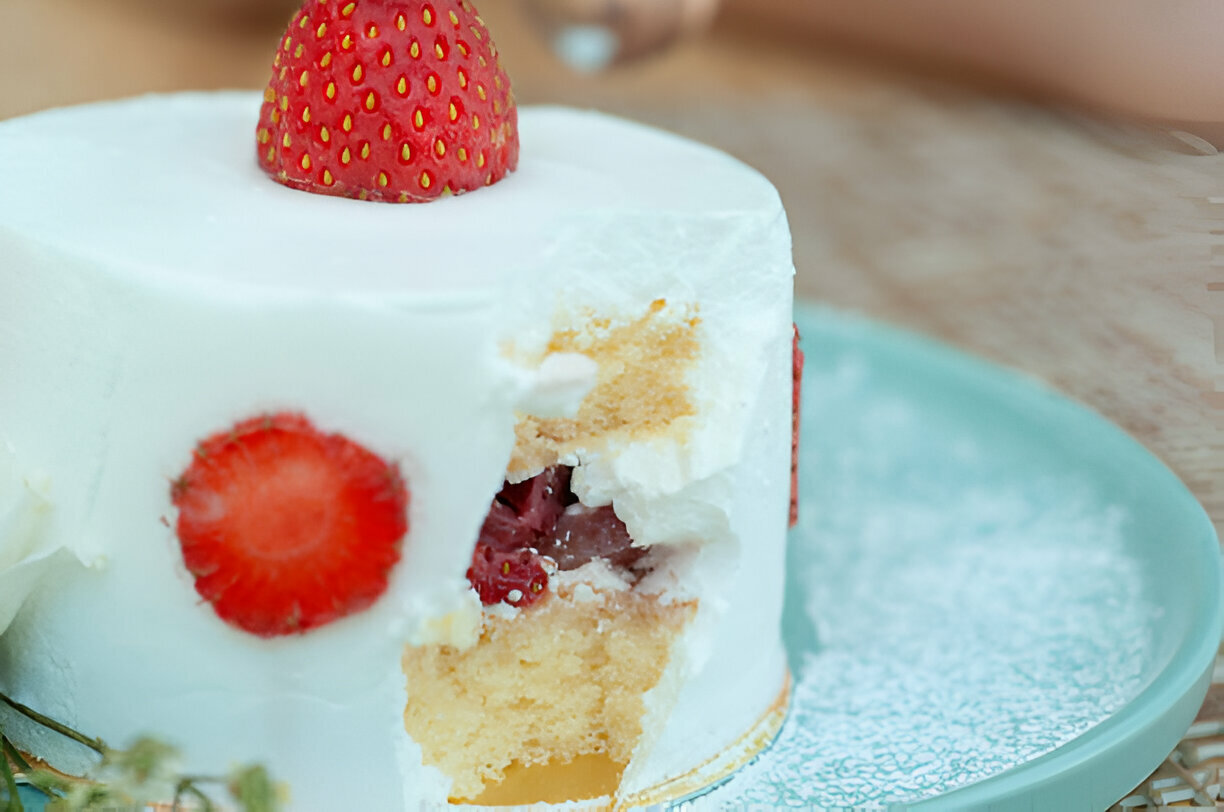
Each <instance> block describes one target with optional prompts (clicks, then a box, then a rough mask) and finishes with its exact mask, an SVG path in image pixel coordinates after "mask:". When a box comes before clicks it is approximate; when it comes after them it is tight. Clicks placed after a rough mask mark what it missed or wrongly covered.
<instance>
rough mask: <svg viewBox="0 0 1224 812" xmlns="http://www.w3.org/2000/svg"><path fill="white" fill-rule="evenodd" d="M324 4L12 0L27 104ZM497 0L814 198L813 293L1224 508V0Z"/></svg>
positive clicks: (233, 58) (265, 51)
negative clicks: (1079, 427)
mask: <svg viewBox="0 0 1224 812" xmlns="http://www.w3.org/2000/svg"><path fill="white" fill-rule="evenodd" d="M296 5H297V2H296V0H191V2H188V0H0V118H6V117H10V116H15V115H20V114H23V113H28V112H32V111H36V110H40V109H44V108H47V107H52V106H57V105H63V104H69V103H77V102H84V101H90V100H96V99H103V98H111V97H117V96H126V95H131V94H137V93H144V92H150V91H169V90H179V89H186V88H192V89H212V88H231V87H241V88H261V87H263V85H264V84H265V83H266V81H267V79H268V76H269V73H270V61H271V58H272V53H273V49H274V47H275V43H276V42H277V40H278V37H279V35H280V32H281V29H282V26H283V25H284V24H285V22H286V20H287V19H288V16H289V15H290V13H291V12H292V10H293V9H294V7H295V6H296ZM478 5H479V6H480V8H481V11H482V13H483V16H484V17H485V19H486V21H487V22H488V24H489V27H490V28H491V30H492V31H493V32H494V35H495V36H496V39H497V42H498V45H499V46H500V50H501V53H502V56H503V62H504V64H505V66H506V68H507V70H508V71H509V73H510V75H511V77H512V79H513V82H514V87H515V90H516V93H517V96H518V99H519V102H520V103H521V104H536V103H563V104H569V105H578V106H589V107H597V108H600V109H603V110H606V111H609V112H613V113H618V114H622V115H626V116H630V117H632V118H636V119H639V120H643V121H646V122H650V123H653V124H656V125H659V126H663V127H666V128H668V129H671V130H674V131H676V132H679V133H682V134H685V135H688V136H691V137H693V138H696V139H699V140H702V141H705V142H708V143H712V144H714V145H716V146H719V147H721V148H723V149H725V150H727V151H729V152H731V153H733V154H735V155H736V156H738V157H740V158H741V159H743V160H745V161H747V162H748V163H750V164H752V165H754V166H756V167H757V168H759V169H760V170H761V171H763V172H764V173H765V174H766V175H768V176H769V177H770V178H771V179H772V180H773V181H774V182H775V183H776V185H777V186H778V187H779V189H780V191H781V193H782V197H783V199H784V201H785V203H786V205H787V208H788V211H789V214H790V218H791V224H792V228H793V231H794V236H795V259H796V264H797V266H798V269H799V277H798V290H799V293H800V295H801V296H803V297H805V298H807V299H809V300H814V301H815V300H819V301H821V302H823V303H826V304H828V305H832V306H835V307H838V308H843V309H848V310H852V311H856V312H859V313H862V314H865V315H867V316H869V317H872V318H876V319H880V320H884V321H888V322H891V323H894V324H898V325H901V326H904V327H908V328H911V329H915V330H919V331H922V332H924V333H927V334H929V335H932V336H935V337H937V338H939V339H942V340H945V341H948V342H951V343H953V344H955V345H957V346H959V347H961V348H963V349H966V350H968V351H970V352H973V353H976V354H978V355H981V356H985V357H987V358H989V359H991V360H994V361H997V362H1001V363H1003V364H1006V365H1009V366H1011V367H1014V368H1017V369H1020V370H1022V371H1024V372H1027V373H1029V374H1031V375H1033V376H1036V377H1038V378H1041V379H1044V380H1046V381H1048V382H1050V383H1051V384H1053V385H1054V386H1055V387H1057V388H1059V389H1061V390H1062V391H1064V392H1066V393H1068V394H1070V395H1071V396H1073V397H1076V398H1078V399H1079V400H1081V401H1083V402H1085V403H1087V404H1088V405H1089V406H1091V407H1092V408H1094V409H1096V410H1097V411H1099V412H1101V413H1102V414H1104V415H1105V416H1106V417H1108V418H1109V419H1111V420H1113V421H1114V422H1116V423H1118V424H1120V425H1121V426H1122V427H1123V428H1125V429H1126V430H1127V431H1129V432H1130V433H1131V434H1132V435H1134V436H1135V437H1136V438H1137V439H1139V440H1140V441H1141V442H1142V443H1144V444H1145V445H1147V446H1148V448H1150V449H1151V450H1152V451H1153V452H1155V453H1156V454H1157V455H1158V456H1159V457H1161V458H1162V459H1163V460H1165V461H1166V462H1167V463H1168V464H1169V465H1170V466H1171V467H1172V468H1173V469H1174V470H1175V471H1176V473H1177V474H1178V475H1179V476H1181V478H1182V479H1183V480H1184V481H1185V482H1186V483H1187V484H1188V485H1189V486H1190V488H1191V489H1192V490H1193V491H1194V493H1195V494H1196V496H1197V497H1198V498H1199V499H1200V501H1201V502H1202V503H1203V504H1204V505H1205V506H1206V508H1207V510H1208V512H1209V513H1210V514H1211V516H1212V518H1213V519H1214V521H1215V522H1216V526H1217V529H1224V157H1221V156H1220V155H1219V154H1218V153H1217V145H1218V146H1221V147H1224V93H1221V92H1220V91H1219V79H1220V77H1224V48H1220V47H1219V36H1220V33H1221V32H1224V3H1219V2H1218V0H1165V2H1161V3H1151V2H1148V0H1061V1H1059V0H1030V2H1026V3H1007V4H1003V3H980V2H975V0H911V1H910V2H906V3H898V2H896V0H854V2H837V0H721V2H720V0H482V1H481V2H479V3H478ZM3 184H4V181H3V178H0V194H6V193H11V191H12V190H6V189H5V188H4V185H3ZM0 261H3V258H0ZM1209 704H1210V702H1209ZM1216 705H1218V706H1219V707H1216V708H1215V710H1214V711H1212V712H1214V713H1217V715H1220V716H1221V717H1222V718H1224V694H1221V696H1220V697H1217V698H1216ZM1206 712H1207V711H1205V713H1206Z"/></svg>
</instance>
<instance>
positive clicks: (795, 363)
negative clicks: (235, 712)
mask: <svg viewBox="0 0 1224 812" xmlns="http://www.w3.org/2000/svg"><path fill="white" fill-rule="evenodd" d="M793 326H794V329H795V338H794V343H793V344H792V345H791V365H792V372H791V390H792V391H791V493H790V526H791V527H794V526H795V525H796V524H797V523H798V521H799V396H800V394H801V392H802V389H803V350H801V349H799V325H797V324H796V325H793Z"/></svg>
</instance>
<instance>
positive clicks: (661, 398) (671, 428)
mask: <svg viewBox="0 0 1224 812" xmlns="http://www.w3.org/2000/svg"><path fill="white" fill-rule="evenodd" d="M695 313H696V308H695V307H677V306H670V305H668V303H667V302H666V301H665V300H663V299H658V300H656V301H654V302H653V303H652V304H651V306H650V308H649V309H648V310H647V312H646V313H645V315H643V316H641V317H639V318H637V319H635V320H630V321H621V322H618V321H615V320H613V319H609V318H606V317H596V316H595V315H594V314H589V313H588V314H586V315H585V316H584V317H582V318H580V319H576V320H575V324H574V325H573V326H569V327H564V328H561V329H558V330H556V331H555V332H554V333H553V336H552V339H551V340H550V341H549V344H548V352H550V353H554V352H574V353H581V354H583V355H585V356H587V357H588V358H590V359H592V360H593V361H595V362H596V363H597V364H598V365H599V377H598V380H597V382H596V385H595V388H594V389H592V390H591V392H590V393H589V394H588V395H587V396H586V398H585V399H584V400H583V402H582V405H581V406H580V407H579V409H578V414H577V416H576V417H573V418H547V419H544V418H537V417H533V416H530V415H520V417H519V422H518V425H517V426H516V427H515V437H516V440H515V448H514V454H513V456H512V457H511V459H510V465H509V471H510V474H511V476H515V477H520V476H527V475H531V474H533V473H538V472H539V471H542V470H543V469H545V468H548V467H550V466H553V465H556V464H557V463H558V462H559V461H560V460H561V459H562V458H563V457H564V456H565V455H568V454H572V453H573V452H577V451H591V450H596V449H598V448H599V447H600V446H601V445H603V444H605V443H608V442H612V441H618V440H620V441H625V440H644V439H649V438H652V437H658V436H662V435H665V434H668V433H670V432H675V431H679V430H682V426H681V425H680V424H678V423H677V421H679V420H680V419H681V418H684V417H689V416H692V415H695V414H696V411H697V410H696V407H695V406H694V405H693V402H692V398H691V396H690V392H689V385H688V373H689V370H690V369H691V367H692V365H693V362H694V361H696V359H697V356H698V351H699V348H700V344H699V341H698V338H697V328H698V326H699V325H700V323H701V320H700V319H699V318H698V317H697V316H696V314H695Z"/></svg>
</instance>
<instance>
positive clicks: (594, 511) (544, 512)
mask: <svg viewBox="0 0 1224 812" xmlns="http://www.w3.org/2000/svg"><path fill="white" fill-rule="evenodd" d="M571 474H572V469H570V468H568V467H565V466H558V467H555V468H549V469H547V470H546V471H544V472H543V473H541V474H539V475H538V476H535V477H532V478H531V479H528V480H525V481H523V482H519V483H515V484H513V485H511V484H509V483H507V484H506V485H505V487H503V488H502V490H501V492H500V493H498V494H497V497H496V498H495V499H494V500H493V504H492V506H491V507H490V509H489V514H488V516H487V517H486V518H485V522H484V525H483V526H482V527H481V530H480V538H479V540H478V541H477V544H476V551H475V554H474V555H473V557H472V566H471V569H469V570H468V580H469V581H470V582H471V584H472V586H473V588H475V590H476V591H477V593H478V594H479V595H480V599H481V602H483V603H484V604H485V605H490V604H494V603H501V602H502V601H506V602H508V603H511V604H512V605H515V606H528V605H530V604H531V603H534V602H535V601H537V600H539V599H540V598H542V597H543V596H544V594H545V593H546V592H547V588H548V576H547V572H548V570H547V568H546V566H545V559H550V560H551V561H552V562H553V563H554V564H555V565H556V567H557V568H558V569H562V570H573V569H578V568H579V567H581V566H582V565H583V564H586V563H588V562H590V561H593V560H595V559H597V558H602V559H604V560H606V561H607V562H608V563H609V564H611V565H612V566H614V567H619V568H622V569H626V570H627V569H629V568H630V567H632V566H633V565H635V564H636V563H637V562H638V561H639V560H640V559H641V558H642V557H643V556H644V555H645V554H646V551H645V550H644V549H642V548H638V547H634V546H633V541H632V539H630V537H629V531H628V530H627V529H626V528H625V523H624V522H622V521H621V520H620V519H619V518H617V516H616V513H615V511H613V509H612V508H611V506H606V507H598V508H588V507H584V506H583V505H581V504H578V497H577V496H575V495H574V493H573V491H572V490H570V477H571ZM507 596H509V597H507Z"/></svg>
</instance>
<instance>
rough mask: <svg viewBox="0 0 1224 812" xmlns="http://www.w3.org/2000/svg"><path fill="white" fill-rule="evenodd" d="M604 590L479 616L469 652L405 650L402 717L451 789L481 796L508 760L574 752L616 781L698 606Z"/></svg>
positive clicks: (557, 758)
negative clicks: (647, 698) (592, 597)
mask: <svg viewBox="0 0 1224 812" xmlns="http://www.w3.org/2000/svg"><path fill="white" fill-rule="evenodd" d="M600 597H601V600H597V601H590V602H576V601H574V600H573V599H572V598H573V596H572V595H567V594H560V595H551V596H550V597H549V598H547V599H546V600H545V601H544V602H542V603H540V604H537V605H536V606H533V607H531V608H530V609H528V610H525V611H522V612H520V613H518V614H517V615H515V616H513V617H498V616H495V615H486V617H485V623H484V628H483V630H482V632H481V636H480V640H479V642H478V643H477V644H476V645H475V646H474V647H472V648H470V649H468V650H466V651H460V650H458V649H456V648H453V647H450V646H444V645H432V646H411V647H408V648H406V649H405V652H404V658H403V667H404V674H405V676H406V678H407V685H408V703H407V708H406V710H405V712H404V725H405V728H406V729H407V731H408V733H409V735H411V736H412V738H413V739H414V740H415V741H416V742H418V743H419V744H420V745H421V747H422V750H423V752H424V761H425V763H426V764H430V765H433V766H435V767H438V768H439V769H440V770H441V771H442V772H443V773H445V774H446V775H448V776H450V777H451V779H452V780H453V785H452V789H451V796H452V800H467V801H470V800H473V799H477V798H478V797H479V796H481V795H482V793H484V792H485V791H486V790H487V789H491V788H493V787H496V786H497V785H498V784H499V783H500V782H502V780H503V779H504V778H505V777H506V773H507V770H510V771H511V773H514V772H516V771H522V770H523V769H530V768H533V767H535V766H537V765H554V766H558V767H560V766H561V765H565V764H567V763H571V762H573V761H574V760H575V759H591V760H592V763H600V764H602V765H603V769H602V773H603V775H602V776H601V777H600V778H598V781H602V782H603V783H604V784H605V785H606V784H607V782H608V781H609V780H611V781H612V782H613V783H615V782H617V781H619V777H620V773H621V772H622V771H623V770H624V768H625V766H626V765H627V764H628V763H629V759H630V756H631V755H632V754H633V749H634V747H635V746H636V745H637V741H638V739H639V737H640V736H641V733H642V717H643V714H644V712H645V704H644V701H643V695H644V694H645V693H646V692H647V691H649V690H650V689H651V688H652V687H654V685H655V684H656V683H657V682H658V681H659V678H660V677H661V676H662V674H663V670H664V668H666V666H667V663H668V661H669V660H670V658H671V649H672V643H673V642H674V641H675V639H676V636H677V635H678V634H679V633H680V631H681V630H682V629H683V627H684V626H685V624H686V623H687V622H688V621H689V619H690V618H691V617H692V615H693V613H694V612H695V610H696V605H695V604H694V603H685V604H666V603H661V602H660V601H659V600H658V598H656V597H655V596H650V595H639V594H637V593H635V592H631V591H624V592H610V593H601V595H600ZM609 763H610V765H611V766H610V768H609V766H608V765H609ZM609 772H610V774H611V777H609ZM545 783H548V782H545ZM591 791H592V792H594V795H588V796H587V797H599V795H600V794H601V792H603V791H606V786H605V787H602V788H601V787H592V788H591ZM544 800H546V799H545V798H522V799H519V800H518V802H519V803H532V802H537V801H544ZM547 800H556V799H547Z"/></svg>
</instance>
